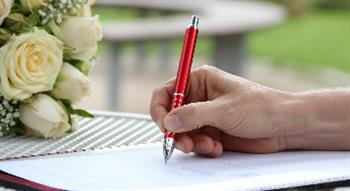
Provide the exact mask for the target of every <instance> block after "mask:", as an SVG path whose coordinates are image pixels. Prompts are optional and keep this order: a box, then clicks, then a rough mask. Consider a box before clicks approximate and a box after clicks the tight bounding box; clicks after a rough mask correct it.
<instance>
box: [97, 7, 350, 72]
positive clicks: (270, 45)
mask: <svg viewBox="0 0 350 191" xmlns="http://www.w3.org/2000/svg"><path fill="white" fill-rule="evenodd" d="M94 11H95V13H97V14H100V15H101V19H102V22H106V21H113V20H118V21H125V22H127V21H130V20H132V19H136V18H137V17H138V12H137V11H136V10H135V9H113V8H95V9H94ZM151 15H152V16H157V14H156V13H152V14H151ZM349 21H350V11H349V10H341V9H340V10H339V9H311V10H310V12H309V14H308V15H306V16H303V17H291V18H290V19H288V20H287V21H286V22H285V23H283V24H281V25H279V26H276V27H274V28H271V29H267V30H262V31H257V32H253V33H251V34H250V35H249V36H248V37H249V38H248V47H249V52H250V54H251V55H252V56H254V57H264V58H268V59H269V60H271V61H272V62H273V63H275V64H277V65H292V66H293V67H297V68H299V69H301V70H306V69H308V68H315V67H319V66H326V67H333V68H337V69H341V70H344V71H346V72H350V22H349ZM181 44H182V40H181V39H178V40H176V41H174V43H173V49H174V54H176V55H178V54H180V53H181V46H182V45H181ZM147 47H148V48H147V50H149V51H150V52H151V53H152V52H155V50H156V49H157V48H156V47H157V43H155V42H151V43H149V44H148V45H147ZM197 47H198V49H197V54H198V56H203V55H210V54H211V53H212V50H213V42H212V40H210V39H205V38H200V40H199V41H198V46H197Z"/></svg>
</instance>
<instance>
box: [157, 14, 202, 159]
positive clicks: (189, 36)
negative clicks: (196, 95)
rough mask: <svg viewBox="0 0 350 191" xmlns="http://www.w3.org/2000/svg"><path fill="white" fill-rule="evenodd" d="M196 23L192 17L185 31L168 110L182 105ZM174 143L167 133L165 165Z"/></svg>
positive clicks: (170, 135)
mask: <svg viewBox="0 0 350 191" xmlns="http://www.w3.org/2000/svg"><path fill="white" fill-rule="evenodd" d="M198 22H199V18H198V16H195V15H194V16H192V20H191V23H190V25H189V26H188V27H187V29H186V34H185V39H184V44H183V47H182V54H181V59H180V63H179V68H178V71H177V76H176V83H175V89H174V94H173V98H172V102H171V105H170V110H174V109H176V108H178V107H181V106H182V105H183V104H184V100H185V93H186V89H187V84H188V80H189V78H190V72H191V66H192V61H193V55H194V51H195V47H196V41H197V37H198ZM175 141H176V134H175V133H171V132H167V133H166V134H165V135H164V142H163V154H164V162H165V164H166V163H167V161H168V160H169V159H170V157H171V154H172V153H173V151H174V145H175Z"/></svg>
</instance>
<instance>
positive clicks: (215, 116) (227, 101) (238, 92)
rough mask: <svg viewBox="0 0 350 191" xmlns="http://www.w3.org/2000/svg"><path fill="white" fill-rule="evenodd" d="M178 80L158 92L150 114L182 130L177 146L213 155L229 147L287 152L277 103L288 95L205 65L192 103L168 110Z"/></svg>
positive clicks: (194, 76) (195, 80)
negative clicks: (284, 150)
mask: <svg viewBox="0 0 350 191" xmlns="http://www.w3.org/2000/svg"><path fill="white" fill-rule="evenodd" d="M174 84H175V80H171V81H169V82H166V83H165V84H163V85H161V86H160V87H158V88H157V89H156V90H154V93H153V97H152V101H151V107H150V113H151V116H152V118H153V120H154V121H155V122H156V123H157V124H158V126H159V127H160V129H161V131H162V132H163V133H165V132H166V130H168V131H170V132H174V133H178V137H177V140H176V145H175V146H176V148H178V149H180V150H182V151H183V152H185V153H189V152H195V153H197V154H201V155H205V156H211V157H217V156H219V155H221V153H222V152H223V150H229V151H242V152H252V153H269V152H277V151H280V150H283V140H282V139H283V137H281V135H282V134H283V132H282V131H281V129H280V127H279V123H280V120H279V118H278V115H276V114H277V111H276V110H275V107H274V106H275V105H276V103H277V102H279V101H283V100H284V98H285V97H288V96H290V95H289V94H288V93H286V92H281V91H277V90H273V89H270V88H267V87H264V86H261V85H258V84H256V83H253V82H250V81H248V80H245V79H243V78H240V77H237V76H234V75H231V74H228V73H226V72H223V71H221V70H219V69H216V68H214V67H209V66H204V67H200V68H198V69H196V70H194V71H193V72H192V73H191V78H190V81H189V86H188V93H187V94H186V102H187V104H186V105H184V106H182V107H181V108H178V109H175V110H173V111H171V112H170V113H168V108H169V105H170V102H171V98H172V94H173V90H174ZM198 127H201V128H200V129H198Z"/></svg>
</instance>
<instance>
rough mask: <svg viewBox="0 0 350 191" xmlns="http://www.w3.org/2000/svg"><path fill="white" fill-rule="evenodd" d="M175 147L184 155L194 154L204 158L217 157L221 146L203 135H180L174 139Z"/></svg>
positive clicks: (220, 151) (221, 148)
mask: <svg viewBox="0 0 350 191" xmlns="http://www.w3.org/2000/svg"><path fill="white" fill-rule="evenodd" d="M175 147H176V148H177V149H179V150H181V151H182V152H184V153H190V152H194V153H196V154H199V155H201V156H205V157H213V158H215V157H218V156H220V155H221V154H222V152H223V146H222V145H221V143H220V142H219V141H216V140H214V139H213V138H212V137H211V136H209V135H207V134H205V133H190V134H188V133H181V134H179V136H178V138H177V139H176V144H175Z"/></svg>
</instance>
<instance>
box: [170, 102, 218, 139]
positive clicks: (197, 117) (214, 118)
mask: <svg viewBox="0 0 350 191" xmlns="http://www.w3.org/2000/svg"><path fill="white" fill-rule="evenodd" d="M219 108H220V107H219V106H218V104H217V103H215V102H214V101H207V102H197V103H191V104H188V105H184V106H182V107H180V108H177V109H175V110H173V111H171V112H170V113H169V114H168V115H167V116H166V117H165V119H164V126H165V128H166V129H167V130H168V131H170V132H172V133H182V132H188V131H192V130H194V129H196V128H198V127H201V126H205V125H210V126H214V127H218V121H219V120H220V114H221V111H220V109H219Z"/></svg>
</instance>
